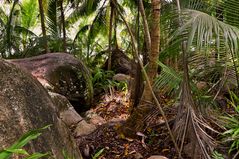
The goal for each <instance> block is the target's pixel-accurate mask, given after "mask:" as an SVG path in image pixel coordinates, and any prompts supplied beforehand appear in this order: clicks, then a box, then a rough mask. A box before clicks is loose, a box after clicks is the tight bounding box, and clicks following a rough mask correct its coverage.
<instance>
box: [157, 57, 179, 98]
mask: <svg viewBox="0 0 239 159" xmlns="http://www.w3.org/2000/svg"><path fill="white" fill-rule="evenodd" d="M158 65H159V66H160V67H161V73H160V75H159V76H158V77H156V79H155V82H154V87H155V89H158V90H164V92H165V93H171V92H172V90H174V89H176V90H177V89H179V86H180V83H181V82H182V77H181V75H180V74H179V73H177V72H176V71H174V69H172V68H170V67H168V66H166V65H164V64H163V63H162V62H159V61H158Z"/></svg>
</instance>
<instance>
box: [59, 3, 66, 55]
mask: <svg viewBox="0 0 239 159" xmlns="http://www.w3.org/2000/svg"><path fill="white" fill-rule="evenodd" d="M60 5H61V6H60V7H61V8H60V9H61V23H62V32H63V51H64V52H67V50H66V26H65V15H64V8H63V0H62V1H61V2H60Z"/></svg>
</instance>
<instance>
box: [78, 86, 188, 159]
mask: <svg viewBox="0 0 239 159" xmlns="http://www.w3.org/2000/svg"><path fill="white" fill-rule="evenodd" d="M161 98H162V99H161V100H160V101H161V102H164V103H166V102H169V101H167V100H166V99H165V98H164V97H163V96H162V97H161ZM129 108H130V107H129V100H128V97H127V95H126V94H125V93H124V92H117V91H115V92H114V93H113V94H112V95H109V94H106V95H102V97H101V98H100V100H98V102H97V104H96V106H95V107H94V108H92V109H91V110H90V111H91V113H92V112H93V113H96V114H97V115H99V116H100V117H102V118H104V119H105V121H106V122H107V123H106V124H103V125H99V126H98V129H97V130H96V131H95V132H93V133H92V134H89V135H87V136H81V137H78V138H77V142H78V145H79V148H80V150H81V152H82V153H83V156H84V158H86V159H90V158H94V157H96V158H99V159H141V158H143V159H144V158H148V157H150V156H152V155H162V156H165V157H168V158H169V159H176V158H177V155H176V152H175V149H174V146H173V144H172V142H171V141H170V138H169V135H168V131H167V129H166V127H165V124H164V120H163V119H162V117H161V115H160V114H159V113H158V111H157V110H155V111H154V116H153V118H152V119H150V122H149V125H148V127H147V128H146V129H145V131H144V132H140V133H139V135H138V137H136V138H135V139H131V138H127V137H125V136H124V135H123V134H120V133H118V131H117V130H118V128H119V127H120V126H121V124H122V123H123V122H124V121H125V120H126V119H127V117H128V116H129V114H130V113H129V112H130V109H129ZM165 110H166V111H167V114H168V120H169V121H170V120H173V118H174V116H175V114H174V113H175V112H176V111H175V110H172V109H165ZM142 136H144V137H142ZM184 158H186V157H184Z"/></svg>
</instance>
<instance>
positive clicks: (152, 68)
mask: <svg viewBox="0 0 239 159" xmlns="http://www.w3.org/2000/svg"><path fill="white" fill-rule="evenodd" d="M160 7H161V1H160V0H153V1H152V16H153V17H152V19H153V23H152V27H151V28H152V35H151V41H152V44H151V53H150V55H149V63H148V66H147V70H146V71H147V75H148V78H149V80H150V84H151V85H152V84H153V82H154V78H155V77H156V75H157V70H158V64H157V60H158V57H159V47H160V46H159V43H160V24H159V23H160ZM152 102H153V95H152V92H151V89H150V87H149V86H148V85H145V88H144V92H143V96H142V98H141V101H140V104H139V106H138V107H136V108H135V109H134V111H133V113H132V114H131V116H130V117H129V118H128V120H127V121H126V123H125V124H124V126H123V127H121V129H120V131H121V132H122V133H124V134H126V135H128V136H134V135H135V134H136V132H137V131H142V130H143V129H144V128H145V126H146V124H147V120H146V118H147V117H148V116H149V115H150V113H151V112H152V111H153V110H155V108H156V106H154V104H152Z"/></svg>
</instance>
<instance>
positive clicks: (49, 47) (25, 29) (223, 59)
mask: <svg viewBox="0 0 239 159" xmlns="http://www.w3.org/2000/svg"><path fill="white" fill-rule="evenodd" d="M238 42H239V1H238V0H38V1H37V0H4V1H1V2H0V56H1V57H2V58H6V59H13V58H26V57H32V56H36V55H40V54H45V53H52V52H65V53H69V54H73V55H75V56H76V57H78V58H79V59H81V60H83V61H84V62H85V64H86V65H87V67H88V68H89V69H91V70H92V73H93V72H95V71H96V68H102V67H103V65H104V64H105V63H104V62H105V61H106V59H108V60H107V61H108V63H107V70H108V71H111V70H112V53H113V50H114V49H120V50H123V51H124V52H125V54H126V55H127V56H128V57H130V58H131V59H132V60H133V61H134V62H135V63H136V65H137V69H136V70H135V72H137V71H138V73H137V75H135V76H134V77H133V78H135V79H140V80H137V81H136V82H135V88H139V89H140V90H136V89H135V90H133V91H135V92H137V93H136V94H137V95H138V96H134V97H132V98H131V99H132V101H133V104H132V107H133V108H132V109H133V111H132V114H131V116H130V117H129V118H128V120H127V121H126V122H125V124H124V126H122V128H121V131H122V133H124V134H125V135H129V136H132V135H133V134H135V133H136V132H138V131H142V130H144V128H145V126H146V125H147V122H148V119H150V118H154V116H153V114H152V111H155V110H158V112H159V114H161V115H162V116H163V118H164V120H165V125H166V127H167V129H168V132H169V135H170V138H171V140H172V142H173V143H174V146H175V149H176V152H177V155H178V156H179V157H180V156H181V154H182V151H183V147H184V144H185V142H186V141H187V142H191V143H192V145H193V147H194V151H200V153H202V154H203V156H204V158H212V154H214V155H215V154H217V151H216V147H217V146H218V144H219V140H218V138H215V137H218V136H222V137H221V138H220V139H221V141H223V142H222V143H223V145H227V146H228V152H230V153H231V154H233V155H232V156H233V158H237V157H238V148H239V147H238V145H239V139H238V137H239V119H238V117H239V114H238V102H239V100H238V99H239V94H238V88H239V75H238V66H239V65H238V62H239V60H238V59H239V57H238V55H239V54H238V53H239V50H238V47H239V45H238ZM113 71H114V70H113ZM142 81H145V82H142ZM107 84H109V83H107ZM201 86H202V87H201ZM139 92H140V93H139ZM156 92H160V93H161V94H164V95H165V96H167V98H169V99H171V100H172V101H173V103H176V104H174V105H173V104H172V105H173V106H175V105H176V106H177V115H176V117H175V119H174V120H173V124H170V123H169V122H168V120H167V114H166V113H165V112H164V110H165V107H166V108H167V107H170V106H172V105H170V106H164V105H162V104H160V99H159V98H157V96H156ZM133 94H135V93H133ZM222 100H223V101H226V103H227V104H221V103H220V101H222ZM227 107H230V108H231V109H233V110H234V111H233V112H234V113H232V114H229V113H228V112H227V111H226V109H224V108H227ZM215 125H216V126H215ZM220 144H221V142H220ZM220 144H219V145H220ZM216 145H217V146H216Z"/></svg>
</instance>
